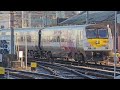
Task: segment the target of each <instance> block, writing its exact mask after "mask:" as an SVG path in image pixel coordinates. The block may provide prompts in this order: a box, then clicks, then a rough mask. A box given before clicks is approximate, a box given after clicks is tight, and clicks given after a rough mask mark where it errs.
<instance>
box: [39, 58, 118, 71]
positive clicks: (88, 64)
mask: <svg viewBox="0 0 120 90" xmlns="http://www.w3.org/2000/svg"><path fill="white" fill-rule="evenodd" d="M37 61H45V62H50V61H49V60H45V59H40V60H37ZM54 62H55V63H60V64H65V65H75V66H85V67H91V68H96V69H103V70H110V71H114V66H108V65H100V64H92V63H86V64H78V62H76V61H64V60H54ZM116 71H117V73H119V72H120V67H117V68H116Z"/></svg>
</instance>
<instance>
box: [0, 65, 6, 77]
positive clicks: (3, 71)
mask: <svg viewBox="0 0 120 90" xmlns="http://www.w3.org/2000/svg"><path fill="white" fill-rule="evenodd" d="M2 74H5V69H4V68H3V67H0V75H2Z"/></svg>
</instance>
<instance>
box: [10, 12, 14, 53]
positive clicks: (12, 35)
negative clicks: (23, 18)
mask: <svg viewBox="0 0 120 90" xmlns="http://www.w3.org/2000/svg"><path fill="white" fill-rule="evenodd" d="M10 28H11V54H14V11H10Z"/></svg>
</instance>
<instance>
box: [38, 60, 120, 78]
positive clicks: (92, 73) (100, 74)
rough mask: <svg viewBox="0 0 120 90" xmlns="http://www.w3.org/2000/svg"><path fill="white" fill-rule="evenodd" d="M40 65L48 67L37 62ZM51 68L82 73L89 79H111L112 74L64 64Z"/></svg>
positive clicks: (57, 64)
mask: <svg viewBox="0 0 120 90" xmlns="http://www.w3.org/2000/svg"><path fill="white" fill-rule="evenodd" d="M39 63H40V64H41V65H49V66H50V63H47V62H39ZM51 66H56V67H62V68H69V69H71V70H73V71H76V72H79V73H82V74H84V75H89V76H90V77H93V78H94V79H113V78H114V77H113V76H114V72H113V71H110V70H102V69H96V68H91V67H86V66H74V65H66V64H59V63H54V64H52V65H51ZM116 75H120V73H116Z"/></svg>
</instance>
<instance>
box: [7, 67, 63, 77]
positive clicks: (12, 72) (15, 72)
mask: <svg viewBox="0 0 120 90" xmlns="http://www.w3.org/2000/svg"><path fill="white" fill-rule="evenodd" d="M6 71H9V74H10V75H11V76H14V77H19V78H22V79H63V78H61V77H57V76H55V75H49V74H42V73H36V72H27V71H18V70H13V69H6Z"/></svg>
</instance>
